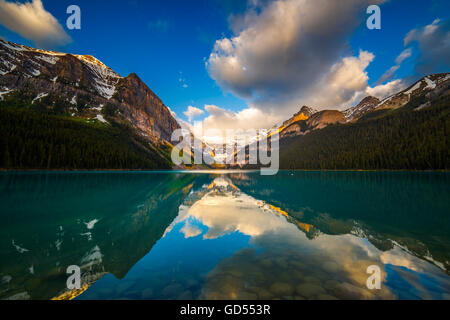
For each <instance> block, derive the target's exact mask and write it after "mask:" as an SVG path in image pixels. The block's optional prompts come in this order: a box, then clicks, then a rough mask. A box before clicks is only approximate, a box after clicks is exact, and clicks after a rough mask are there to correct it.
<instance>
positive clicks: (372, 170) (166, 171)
mask: <svg viewBox="0 0 450 320" xmlns="http://www.w3.org/2000/svg"><path fill="white" fill-rule="evenodd" d="M259 170H260V169H203V170H202V169H191V170H189V169H4V168H0V173H20V172H23V173H27V172H28V173H31V172H61V173H63V172H67V173H77V172H80V173H88V172H111V173H113V172H115V173H119V172H135V173H139V172H149V173H150V172H155V173H156V172H165V173H169V172H174V173H177V172H183V173H212V174H214V173H217V174H220V173H233V172H236V173H239V172H258V171H259ZM279 172H417V173H420V172H423V173H432V172H435V173H449V172H450V170H448V169H436V170H433V169H428V170H409V169H280V170H279Z"/></svg>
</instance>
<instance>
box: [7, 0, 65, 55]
mask: <svg viewBox="0 0 450 320" xmlns="http://www.w3.org/2000/svg"><path fill="white" fill-rule="evenodd" d="M0 24H2V25H3V26H5V27H6V28H8V29H9V30H11V31H13V32H16V33H18V34H19V35H21V36H22V37H24V38H26V39H29V40H31V41H33V42H34V43H35V44H37V45H38V46H42V47H47V46H50V47H51V46H57V45H65V44H67V43H69V42H70V41H71V39H70V37H69V36H68V35H67V33H66V32H65V31H64V29H63V27H62V26H61V25H60V24H59V23H58V20H56V18H55V17H54V16H53V15H52V14H51V13H50V12H48V11H46V10H45V8H44V6H43V4H42V1H41V0H33V1H32V2H26V3H19V2H7V1H5V0H0Z"/></svg>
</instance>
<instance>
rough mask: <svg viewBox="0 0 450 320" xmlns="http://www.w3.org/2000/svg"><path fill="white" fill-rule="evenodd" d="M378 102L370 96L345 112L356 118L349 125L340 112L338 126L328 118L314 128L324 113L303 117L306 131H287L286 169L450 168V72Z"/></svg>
mask: <svg viewBox="0 0 450 320" xmlns="http://www.w3.org/2000/svg"><path fill="white" fill-rule="evenodd" d="M376 101H377V99H376V98H373V97H368V98H365V99H364V100H363V101H362V102H361V103H360V104H358V106H356V107H355V108H352V109H348V110H346V111H344V113H341V114H342V115H346V117H347V119H346V120H350V121H347V122H346V123H344V122H345V121H343V119H342V118H341V117H340V116H339V115H338V114H334V117H330V119H331V120H335V121H336V123H335V124H332V123H329V122H328V123H327V121H323V119H322V122H319V125H318V126H316V127H314V126H312V125H313V124H314V123H316V122H315V121H314V120H313V119H314V118H315V117H319V115H320V112H319V113H316V114H314V115H312V116H311V117H310V118H309V119H308V120H306V121H303V124H302V125H303V130H302V132H301V134H299V135H290V136H283V134H281V135H280V166H281V168H282V169H395V170H430V169H434V170H436V169H449V168H450V153H449V150H450V148H449V145H448V141H447V140H448V137H449V136H450V74H449V73H446V74H436V75H430V76H427V77H424V78H423V79H421V80H419V81H418V82H416V83H415V84H413V85H412V86H411V87H409V88H407V89H405V90H403V91H401V92H399V93H397V94H394V95H392V96H390V97H388V98H386V99H384V100H383V101H379V102H378V103H377V104H375V103H376ZM328 112H329V111H326V113H328ZM319 118H320V117H319ZM300 122H302V121H300ZM310 128H313V129H315V130H311V129H310ZM319 128H320V130H319Z"/></svg>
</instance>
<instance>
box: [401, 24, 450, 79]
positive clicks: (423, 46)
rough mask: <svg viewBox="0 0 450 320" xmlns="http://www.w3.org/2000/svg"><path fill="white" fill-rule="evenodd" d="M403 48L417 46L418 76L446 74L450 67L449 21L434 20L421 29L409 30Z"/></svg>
mask: <svg viewBox="0 0 450 320" xmlns="http://www.w3.org/2000/svg"><path fill="white" fill-rule="evenodd" d="M404 44H405V46H408V45H413V44H417V45H418V48H419V50H420V56H419V58H418V61H417V64H416V71H417V73H418V74H420V75H426V74H429V73H435V72H448V68H449V66H450V20H446V21H442V20H440V19H436V20H434V21H433V22H432V23H431V24H429V25H426V26H424V27H422V28H418V29H413V30H411V31H410V32H409V33H408V34H407V35H406V37H405V39H404Z"/></svg>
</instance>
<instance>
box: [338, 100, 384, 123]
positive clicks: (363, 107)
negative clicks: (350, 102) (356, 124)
mask: <svg viewBox="0 0 450 320" xmlns="http://www.w3.org/2000/svg"><path fill="white" fill-rule="evenodd" d="M379 103H380V99H378V98H375V97H372V96H368V97H365V98H364V99H363V100H362V101H361V102H360V103H359V104H358V105H356V106H354V107H352V108H349V109H347V110H345V111H343V113H344V116H345V118H346V119H347V121H352V120H355V119H358V118H359V117H361V116H362V115H364V114H366V113H367V112H370V111H372V110H375V109H376V108H377V106H378V104H379Z"/></svg>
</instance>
